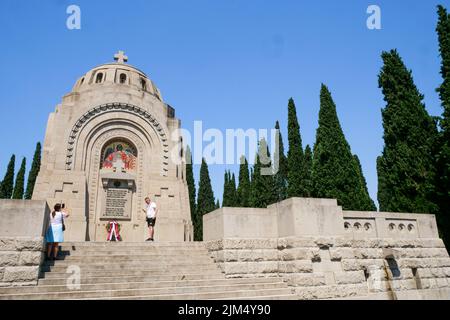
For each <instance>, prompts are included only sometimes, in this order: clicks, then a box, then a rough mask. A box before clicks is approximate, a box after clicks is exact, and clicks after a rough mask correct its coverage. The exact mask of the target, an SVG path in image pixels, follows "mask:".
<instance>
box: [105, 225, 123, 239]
mask: <svg viewBox="0 0 450 320" xmlns="http://www.w3.org/2000/svg"><path fill="white" fill-rule="evenodd" d="M120 227H121V226H120V223H118V222H117V221H115V220H114V221H108V222H107V223H106V232H107V233H108V238H107V239H106V240H108V241H122V237H121V236H120Z"/></svg>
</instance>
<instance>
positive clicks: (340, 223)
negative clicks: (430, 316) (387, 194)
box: [203, 198, 450, 299]
mask: <svg viewBox="0 0 450 320" xmlns="http://www.w3.org/2000/svg"><path fill="white" fill-rule="evenodd" d="M203 223H204V226H203V230H204V240H205V244H206V246H207V248H208V250H209V251H210V254H211V256H212V257H213V258H214V260H215V261H216V263H218V264H219V265H220V267H221V269H222V271H223V272H224V273H225V274H226V275H227V277H230V278H249V277H280V276H281V277H282V278H283V279H285V281H287V282H288V283H289V285H291V286H292V287H294V288H295V290H296V294H297V296H298V298H299V299H320V298H322V299H330V298H352V297H354V298H357V297H361V298H371V299H373V298H376V299H427V298H430V299H450V257H449V255H448V253H447V250H446V249H445V247H444V244H443V242H442V240H441V239H439V237H438V233H437V228H436V222H435V218H434V216H432V215H426V214H402V213H378V212H352V211H342V209H341V208H340V207H339V206H338V205H337V202H336V200H327V199H301V198H293V199H288V200H285V201H283V202H281V203H278V204H275V205H272V206H269V207H268V208H267V209H251V208H222V209H219V210H216V211H214V212H212V213H210V214H208V215H206V216H204V218H203Z"/></svg>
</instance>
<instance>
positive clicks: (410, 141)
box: [377, 50, 437, 213]
mask: <svg viewBox="0 0 450 320" xmlns="http://www.w3.org/2000/svg"><path fill="white" fill-rule="evenodd" d="M382 58H383V62H384V66H383V68H382V69H381V72H380V74H379V78H378V82H379V87H380V88H381V89H382V92H383V95H384V100H385V102H386V107H385V108H384V109H383V110H382V118H383V128H384V136H383V137H384V148H383V152H382V155H381V156H380V157H378V159H377V171H378V201H379V204H380V210H381V211H392V212H413V213H422V212H423V213H434V212H435V211H436V206H435V204H433V202H432V201H431V200H430V199H431V197H432V194H434V186H433V185H434V179H435V164H434V157H433V146H434V144H435V143H436V137H437V129H436V124H435V122H434V120H433V118H432V117H431V116H430V115H429V114H428V112H427V111H426V109H425V105H424V104H423V102H422V100H423V95H422V94H420V92H419V91H418V89H417V87H416V85H415V84H414V81H413V77H412V72H411V71H410V70H408V69H407V68H406V66H405V65H404V63H403V61H402V59H401V57H400V55H399V54H398V52H397V51H396V50H391V51H390V52H383V54H382Z"/></svg>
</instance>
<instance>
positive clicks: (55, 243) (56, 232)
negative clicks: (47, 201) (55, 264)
mask: <svg viewBox="0 0 450 320" xmlns="http://www.w3.org/2000/svg"><path fill="white" fill-rule="evenodd" d="M54 209H55V210H54V211H52V213H51V214H50V223H49V226H48V230H47V234H46V235H45V240H46V241H47V259H48V260H52V259H53V260H55V259H56V257H57V256H58V250H59V243H60V242H64V231H63V223H64V219H65V218H68V217H69V214H68V213H66V212H63V211H62V209H61V204H59V203H58V204H56V205H55V207H54ZM52 252H53V257H52Z"/></svg>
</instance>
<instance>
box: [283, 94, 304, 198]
mask: <svg viewBox="0 0 450 320" xmlns="http://www.w3.org/2000/svg"><path fill="white" fill-rule="evenodd" d="M288 140H289V150H288V156H287V165H288V173H287V180H288V186H287V194H288V197H304V196H305V195H306V190H305V186H304V185H303V183H304V181H303V179H304V177H303V176H302V173H303V170H302V166H303V147H302V138H301V136H300V125H299V124H298V119H297V110H296V107H295V103H294V100H293V99H292V98H290V99H289V103H288Z"/></svg>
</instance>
